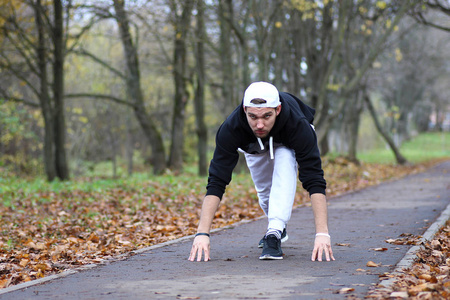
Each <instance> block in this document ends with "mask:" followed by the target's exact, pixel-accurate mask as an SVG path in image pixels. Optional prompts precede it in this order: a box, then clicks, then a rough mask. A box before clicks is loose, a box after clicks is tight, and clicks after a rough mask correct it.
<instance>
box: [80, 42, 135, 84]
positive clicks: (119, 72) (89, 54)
mask: <svg viewBox="0 0 450 300" xmlns="http://www.w3.org/2000/svg"><path fill="white" fill-rule="evenodd" d="M72 52H73V53H76V54H78V55H82V56H86V57H89V58H91V59H92V60H93V61H95V62H97V63H98V64H100V65H102V66H103V67H105V68H107V69H108V70H110V71H111V72H113V73H114V74H116V75H117V76H119V77H120V78H122V79H127V77H126V75H125V74H123V73H122V72H121V71H119V70H117V69H116V68H114V67H112V66H111V65H110V64H108V63H107V62H105V61H104V60H102V59H100V58H99V57H98V56H96V55H94V54H92V53H90V52H88V51H86V50H84V49H78V50H72Z"/></svg>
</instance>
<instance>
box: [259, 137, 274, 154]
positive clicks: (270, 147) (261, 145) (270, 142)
mask: <svg viewBox="0 0 450 300" xmlns="http://www.w3.org/2000/svg"><path fill="white" fill-rule="evenodd" d="M257 140H258V143H259V146H260V147H261V150H264V144H263V142H262V141H261V139H260V138H257ZM269 151H270V159H273V158H274V156H273V136H271V137H270V138H269Z"/></svg>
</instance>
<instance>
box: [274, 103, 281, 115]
mask: <svg viewBox="0 0 450 300" xmlns="http://www.w3.org/2000/svg"><path fill="white" fill-rule="evenodd" d="M275 111H276V112H277V116H278V115H279V114H280V112H281V104H280V105H278V106H277V108H276V109H275Z"/></svg>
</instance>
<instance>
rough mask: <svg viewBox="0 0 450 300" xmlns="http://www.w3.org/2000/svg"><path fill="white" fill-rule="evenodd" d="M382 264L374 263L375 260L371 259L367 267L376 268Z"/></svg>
mask: <svg viewBox="0 0 450 300" xmlns="http://www.w3.org/2000/svg"><path fill="white" fill-rule="evenodd" d="M380 265H381V264H377V263H374V262H373V261H371V260H369V261H368V262H367V264H366V266H367V267H371V268H375V267H379V266H380Z"/></svg>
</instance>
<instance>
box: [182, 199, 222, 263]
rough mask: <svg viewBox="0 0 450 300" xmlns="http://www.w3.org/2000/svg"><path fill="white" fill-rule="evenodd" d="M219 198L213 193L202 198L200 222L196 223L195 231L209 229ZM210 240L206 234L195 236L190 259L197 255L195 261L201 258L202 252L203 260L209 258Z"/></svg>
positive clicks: (204, 231)
mask: <svg viewBox="0 0 450 300" xmlns="http://www.w3.org/2000/svg"><path fill="white" fill-rule="evenodd" d="M219 203H220V198H219V197H217V196H214V195H208V196H206V197H205V199H203V205H202V212H201V214H200V222H199V224H198V229H197V233H208V234H209V232H210V231H211V225H212V222H213V219H214V215H215V214H216V211H217V208H218V207H219ZM209 251H210V240H209V237H208V236H205V235H199V236H197V237H195V239H194V242H193V243H192V248H191V254H190V256H189V260H190V261H194V260H195V257H196V256H197V261H201V260H202V254H203V253H204V254H205V256H204V260H205V261H208V260H210V253H209Z"/></svg>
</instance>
